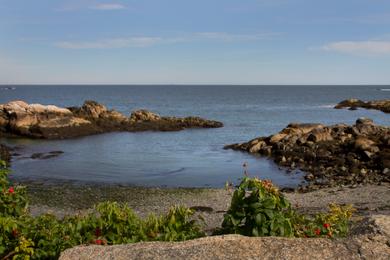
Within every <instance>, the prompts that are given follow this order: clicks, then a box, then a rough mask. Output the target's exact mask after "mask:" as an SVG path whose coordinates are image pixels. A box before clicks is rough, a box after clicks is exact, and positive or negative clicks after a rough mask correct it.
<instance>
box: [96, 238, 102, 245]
mask: <svg viewBox="0 0 390 260" xmlns="http://www.w3.org/2000/svg"><path fill="white" fill-rule="evenodd" d="M95 244H96V245H102V244H103V240H101V239H96V240H95Z"/></svg>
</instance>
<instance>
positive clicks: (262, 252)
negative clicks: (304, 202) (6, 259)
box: [60, 216, 390, 260]
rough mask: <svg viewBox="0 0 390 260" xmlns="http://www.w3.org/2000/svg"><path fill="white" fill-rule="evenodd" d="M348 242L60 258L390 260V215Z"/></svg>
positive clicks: (298, 241)
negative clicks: (389, 244)
mask: <svg viewBox="0 0 390 260" xmlns="http://www.w3.org/2000/svg"><path fill="white" fill-rule="evenodd" d="M363 228H364V230H358V234H356V235H353V236H351V237H349V238H345V239H335V240H332V239H326V238H311V239H308V238H280V237H244V236H240V235H226V236H214V237H205V238H200V239H195V240H190V241H185V242H148V243H136V244H128V245H117V246H79V247H75V248H72V249H68V250H66V251H64V252H63V253H62V254H61V257H60V259H62V260H68V259H153V260H156V259H390V247H389V246H388V243H389V242H390V216H373V217H371V218H369V219H367V221H365V222H364V227H363Z"/></svg>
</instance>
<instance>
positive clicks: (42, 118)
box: [0, 101, 223, 139]
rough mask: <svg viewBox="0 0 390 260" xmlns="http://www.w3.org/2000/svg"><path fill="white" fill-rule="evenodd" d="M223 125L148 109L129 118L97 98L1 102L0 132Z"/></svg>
mask: <svg viewBox="0 0 390 260" xmlns="http://www.w3.org/2000/svg"><path fill="white" fill-rule="evenodd" d="M222 126H223V124H222V123H220V122H217V121H211V120H206V119H202V118H199V117H186V118H175V117H160V116H159V115H157V114H154V113H151V112H149V111H146V110H139V111H135V112H133V113H132V114H131V115H130V117H126V116H124V115H123V114H121V113H119V112H117V111H115V110H108V109H107V108H106V107H105V106H104V105H101V104H99V103H97V102H95V101H86V102H85V103H84V104H83V106H82V107H69V108H59V107H56V106H52V105H49V106H44V105H40V104H27V103H25V102H23V101H12V102H9V103H7V104H3V105H0V135H14V136H27V137H33V138H47V139H61V138H71V137H77V136H84V135H91V134H98V133H104V132H112V131H131V132H132V131H148V130H153V131H178V130H183V129H186V128H216V127H222Z"/></svg>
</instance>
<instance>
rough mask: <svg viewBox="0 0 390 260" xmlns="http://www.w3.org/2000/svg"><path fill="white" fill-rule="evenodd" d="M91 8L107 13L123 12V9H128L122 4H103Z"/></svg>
mask: <svg viewBox="0 0 390 260" xmlns="http://www.w3.org/2000/svg"><path fill="white" fill-rule="evenodd" d="M90 8H91V9H96V10H103V11H106V10H121V9H125V8H126V7H125V6H124V5H122V4H114V3H106V4H104V3H102V4H96V5H94V6H91V7H90Z"/></svg>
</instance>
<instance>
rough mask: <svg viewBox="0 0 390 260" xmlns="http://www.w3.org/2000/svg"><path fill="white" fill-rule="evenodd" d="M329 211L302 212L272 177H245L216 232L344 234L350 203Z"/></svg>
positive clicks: (333, 206)
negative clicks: (280, 189)
mask: <svg viewBox="0 0 390 260" xmlns="http://www.w3.org/2000/svg"><path fill="white" fill-rule="evenodd" d="M329 209H330V210H329V212H328V213H320V214H317V215H315V216H312V217H311V216H305V215H301V214H299V213H297V212H296V211H294V210H293V209H292V208H291V204H290V202H289V201H288V200H287V199H286V198H285V197H284V196H283V194H281V193H280V192H279V190H278V189H277V188H276V187H275V186H274V185H273V184H272V183H271V181H267V180H260V179H257V178H249V177H244V178H243V179H242V181H241V183H240V184H239V185H238V187H237V188H236V190H235V191H234V193H233V197H232V201H231V205H230V208H229V210H228V211H227V213H226V214H225V216H224V221H223V223H222V229H221V230H218V231H217V234H219V233H224V234H230V233H234V234H242V235H246V236H285V237H292V236H294V237H343V236H346V235H347V234H348V229H349V222H350V218H351V216H352V213H353V212H354V209H353V208H352V206H350V205H347V206H338V205H336V204H331V205H329Z"/></svg>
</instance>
